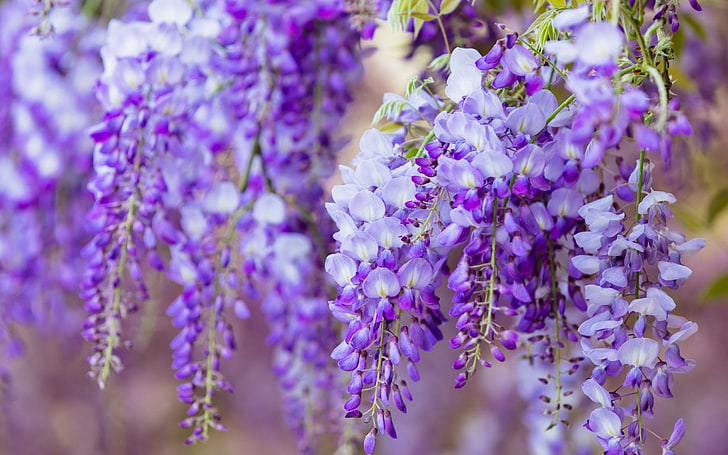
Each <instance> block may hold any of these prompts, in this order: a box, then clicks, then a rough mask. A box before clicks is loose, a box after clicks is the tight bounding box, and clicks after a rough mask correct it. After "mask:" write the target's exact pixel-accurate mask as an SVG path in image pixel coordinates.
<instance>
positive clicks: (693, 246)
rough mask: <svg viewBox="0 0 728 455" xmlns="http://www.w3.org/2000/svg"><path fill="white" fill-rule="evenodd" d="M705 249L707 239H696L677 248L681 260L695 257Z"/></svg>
mask: <svg viewBox="0 0 728 455" xmlns="http://www.w3.org/2000/svg"><path fill="white" fill-rule="evenodd" d="M703 248H705V239H701V238H696V239H692V240H688V241H687V242H685V243H683V244H681V245H678V246H676V247H675V250H677V252H678V253H680V257H681V258H686V257H689V256H692V255H694V254H695V253H697V252H698V251H700V250H702V249H703Z"/></svg>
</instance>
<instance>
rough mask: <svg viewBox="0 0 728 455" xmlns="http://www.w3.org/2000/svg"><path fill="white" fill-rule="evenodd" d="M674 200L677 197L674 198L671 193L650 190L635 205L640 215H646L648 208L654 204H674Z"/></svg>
mask: <svg viewBox="0 0 728 455" xmlns="http://www.w3.org/2000/svg"><path fill="white" fill-rule="evenodd" d="M675 201H677V199H675V196H673V195H672V194H671V193H666V192H664V191H650V193H649V194H648V195H647V196H645V197H644V199H642V202H640V205H639V206H638V207H637V212H638V213H639V214H640V215H647V212H649V210H650V208H652V207H653V206H655V205H656V204H661V203H668V204H674V203H675Z"/></svg>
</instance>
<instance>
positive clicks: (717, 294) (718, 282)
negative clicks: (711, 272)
mask: <svg viewBox="0 0 728 455" xmlns="http://www.w3.org/2000/svg"><path fill="white" fill-rule="evenodd" d="M724 297H728V274H726V273H724V274H722V275H718V277H717V278H715V279H714V280H713V281H712V282H711V283H710V284H709V285H708V287H706V288H705V290H704V291H703V295H702V296H701V298H702V300H704V301H705V300H711V299H717V298H724Z"/></svg>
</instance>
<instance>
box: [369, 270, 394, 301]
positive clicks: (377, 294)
mask: <svg viewBox="0 0 728 455" xmlns="http://www.w3.org/2000/svg"><path fill="white" fill-rule="evenodd" d="M362 290H363V291H364V295H366V296H367V297H370V298H384V297H394V296H395V295H397V294H399V290H400V285H399V280H398V279H397V275H395V274H394V272H392V271H391V270H389V269H387V268H384V267H379V268H376V269H374V270H372V271H371V272H369V275H367V277H366V278H365V279H364V282H363V283H362Z"/></svg>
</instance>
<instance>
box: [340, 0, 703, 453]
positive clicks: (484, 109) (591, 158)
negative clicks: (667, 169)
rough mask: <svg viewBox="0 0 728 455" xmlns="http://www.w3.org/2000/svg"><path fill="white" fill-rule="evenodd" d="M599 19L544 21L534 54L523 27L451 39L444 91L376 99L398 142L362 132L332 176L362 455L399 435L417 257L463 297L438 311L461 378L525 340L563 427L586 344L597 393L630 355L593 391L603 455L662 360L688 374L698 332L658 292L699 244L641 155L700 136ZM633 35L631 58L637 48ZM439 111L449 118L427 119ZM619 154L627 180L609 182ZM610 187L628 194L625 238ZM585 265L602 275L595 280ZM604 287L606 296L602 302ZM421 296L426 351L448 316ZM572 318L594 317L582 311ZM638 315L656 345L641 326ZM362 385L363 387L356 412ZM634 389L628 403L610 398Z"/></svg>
mask: <svg viewBox="0 0 728 455" xmlns="http://www.w3.org/2000/svg"><path fill="white" fill-rule="evenodd" d="M629 11H631V10H629ZM629 11H627V12H625V13H624V14H628V13H629ZM592 14H596V11H593V10H592V9H591V8H590V7H589V6H588V5H585V6H582V7H579V8H575V9H566V10H564V11H562V12H559V13H555V14H553V15H551V17H550V18H549V21H550V25H549V26H551V27H552V28H551V30H552V32H551V33H552V34H551V35H549V36H552V38H554V39H552V40H550V41H548V40H547V42H546V43H545V48H544V49H543V50H541V49H539V48H538V46H539V44H538V43H537V42H535V41H532V40H531V36H529V35H526V36H525V37H519V36H518V35H517V34H514V33H511V34H508V35H507V36H506V37H505V38H504V39H502V40H500V41H498V42H497V43H496V45H495V46H494V47H493V48H492V49H491V51H490V52H488V53H487V54H486V55H485V56H481V55H480V54H479V53H478V52H477V51H476V50H473V49H463V48H458V49H455V50H454V51H453V53H452V55H451V58H450V71H451V73H450V76H449V78H448V80H447V85H446V87H445V94H446V95H447V97H448V98H449V99H450V101H449V102H448V101H442V100H439V98H436V97H432V96H430V95H428V94H427V93H425V92H424V91H423V90H422V88H420V89H417V90H414V91H412V93H409V98H408V99H404V98H399V97H395V96H389V97H388V98H387V100H386V102H385V105H384V106H383V111H382V112H383V114H382V116H388V117H389V120H390V121H391V122H392V123H391V124H390V125H389V126H388V128H387V131H393V130H396V128H397V126H404V127H403V128H402V129H400V130H398V131H396V132H395V133H393V134H390V135H389V136H386V135H384V134H383V133H380V132H377V131H369V132H367V133H366V134H365V136H364V138H363V139H362V143H361V148H362V152H361V154H360V155H359V157H358V158H357V161H356V162H355V164H356V165H357V167H356V169H354V170H352V169H348V168H344V169H343V173H342V174H343V178H344V182H345V184H344V185H342V186H339V187H336V188H334V191H333V197H334V201H335V203H334V204H332V205H330V206H329V213H330V215H331V216H332V218H333V219H334V220H335V221H336V223H337V225H338V227H339V232H338V233H337V234H336V236H335V238H336V240H337V241H338V242H339V250H338V252H337V253H336V254H334V255H331V256H329V258H328V260H327V270H328V271H329V273H331V274H332V276H334V278H335V279H336V281H337V284H338V285H339V295H338V297H337V298H336V299H335V300H334V301H332V303H331V306H332V311H333V313H334V315H336V316H337V317H338V318H340V319H341V320H343V321H347V320H348V321H349V330H348V331H347V333H346V336H345V339H344V341H342V342H341V344H340V345H339V346H338V347H337V348H336V349H335V350H334V352H333V353H332V357H334V358H335V359H336V360H338V363H339V366H340V368H342V369H343V370H345V371H352V381H351V383H350V385H349V387H348V392H349V393H351V394H352V398H351V399H350V400H349V401H347V403H346V404H345V406H344V408H345V410H346V411H348V413H347V416H348V417H362V416H364V417H365V420H368V419H373V420H374V428H372V430H371V431H370V432H369V433H368V435H367V436H366V437H365V439H364V449H365V451H366V452H367V453H371V452H372V451H373V449H374V444H375V438H376V435H377V434H378V433H387V434H389V435H390V436H391V437H396V432H395V431H394V426H393V425H392V423H391V417H390V413H389V410H388V409H387V407H388V405H389V402H390V399H391V400H392V401H394V402H395V405H397V407H400V406H399V402H398V399H397V398H396V395H392V397H390V396H389V394H390V393H391V391H392V390H393V384H395V383H396V380H397V378H398V376H397V369H396V368H394V367H393V365H395V364H396V362H393V361H391V358H392V356H393V357H394V358H395V359H397V361H400V360H402V361H404V360H405V359H406V358H407V357H409V360H410V365H414V361H415V360H416V359H412V358H411V357H410V356H409V355H408V353H407V352H406V351H407V350H408V344H409V343H407V342H405V344H404V345H403V344H402V342H403V340H407V339H406V338H405V337H404V335H405V334H407V335H409V332H411V331H412V330H411V328H410V329H409V331H408V332H405V331H404V330H403V329H404V328H407V327H408V326H410V323H409V322H407V321H408V320H409V319H410V318H411V317H412V315H413V313H412V310H414V311H417V308H418V306H417V303H415V306H414V307H410V306H409V305H410V302H411V301H412V300H411V298H409V294H408V290H407V288H406V286H405V282H406V279H405V278H404V277H403V274H404V273H409V271H410V269H411V268H412V269H414V266H412V265H411V264H412V262H413V261H414V260H415V258H416V259H418V260H420V263H421V264H423V266H424V264H427V268H426V271H427V274H424V270H425V268H424V267H423V268H422V271H418V274H417V276H418V277H423V279H422V284H425V283H438V282H439V280H440V278H441V277H442V278H446V279H447V284H448V287H449V288H450V290H451V291H452V292H453V293H454V295H453V298H452V305H451V306H450V307H449V314H450V316H451V317H452V318H454V319H455V328H456V329H457V331H458V333H457V335H456V336H454V337H453V338H451V340H450V346H451V348H453V349H458V350H461V351H462V352H461V353H460V355H459V356H458V357H457V359H456V361H455V362H454V365H453V367H454V368H455V369H456V370H460V373H458V375H457V377H456V385H455V386H456V387H457V388H459V387H462V386H464V385H465V384H466V382H467V380H468V379H469V378H470V377H471V376H472V374H473V373H474V372H475V371H476V368H477V365H478V364H480V365H483V366H486V367H490V366H491V365H492V363H493V360H495V361H498V362H503V361H505V360H506V355H505V351H509V350H516V349H518V348H519V347H529V350H528V352H529V353H530V354H528V355H529V356H531V357H532V358H533V359H534V360H535V361H537V362H541V363H543V362H546V363H549V364H553V367H552V370H551V372H550V373H549V374H548V375H546V377H544V378H543V380H544V381H545V383H546V384H547V385H548V386H549V387H548V388H549V389H550V390H551V391H552V393H553V396H547V397H543V398H542V400H543V401H545V402H547V403H549V407H550V408H551V409H550V410H549V411H548V414H549V415H550V416H551V425H550V426H551V427H553V426H554V425H558V424H562V423H566V422H568V420H569V419H568V416H566V415H565V414H568V411H570V410H571V408H572V405H571V404H570V403H569V400H567V399H566V397H568V396H569V395H570V394H572V393H573V390H567V384H569V383H573V382H574V379H573V378H571V377H570V376H572V375H574V374H575V373H577V372H579V371H580V366H581V365H583V363H584V362H583V360H584V358H585V357H586V358H589V359H590V360H592V361H593V362H595V363H596V364H597V367H596V368H595V370H594V371H593V373H592V378H591V379H589V380H588V381H587V382H586V383H585V384H588V385H589V386H588V387H591V386H592V384H597V385H599V387H602V386H603V385H604V384H605V378H606V377H607V376H618V375H619V374H620V373H621V372H622V368H621V367H622V366H623V365H631V366H632V369H631V372H629V373H627V377H626V379H625V384H624V386H625V387H629V388H630V392H627V393H621V392H613V393H612V395H611V396H610V395H609V394H608V393H607V392H606V391H605V392H604V393H606V396H607V397H608V398H609V399H608V400H606V401H598V402H600V403H602V404H603V406H604V408H605V409H604V410H600V411H598V412H597V415H596V416H594V415H593V416H592V418H590V419H589V423H587V425H586V426H587V428H588V429H590V430H592V431H593V432H594V433H596V435H597V437H598V438H599V439H600V441H601V442H603V443H604V447H605V450H607V451H608V452H609V453H610V454H612V453H639V452H640V451H641V450H642V449H641V447H642V444H643V442H644V440H643V439H644V434H643V430H642V417H641V416H642V415H643V414H645V415H647V414H651V413H652V404H653V402H654V395H658V396H663V397H668V396H671V393H670V392H669V384H671V382H672V375H673V373H677V372H684V371H688V370H689V369H690V368H691V362H690V361H686V360H684V359H683V358H682V357H681V356H680V351H679V348H678V345H677V343H678V342H679V341H681V340H682V339H684V338H685V337H687V336H688V335H689V334H691V333H693V332H694V331H695V330H696V329H697V326H695V325H694V324H693V323H691V322H688V321H684V320H682V319H680V318H677V317H675V316H670V317H669V318H668V315H667V313H669V312H670V311H672V310H673V309H674V308H675V304H674V302H673V301H672V299H671V298H670V297H669V296H668V294H667V293H665V292H664V291H663V290H662V289H661V288H663V287H669V288H672V289H674V288H676V287H677V286H678V285H680V284H682V282H684V280H685V279H686V278H687V276H688V275H689V273H690V272H689V269H687V267H685V266H683V265H682V264H681V257H683V256H687V255H689V254H692V253H694V252H695V251H697V250H698V249H699V248H700V247H701V246H702V243H701V242H702V241H701V240H696V241H691V242H686V241H685V239H684V238H683V237H682V236H681V235H679V234H675V233H671V232H670V231H669V230H668V228H667V225H666V219H667V217H668V216H669V210H668V209H667V208H666V205H665V204H664V203H665V202H674V197H672V195H668V194H667V193H662V192H659V191H651V192H649V193H647V191H646V190H647V189H648V188H650V187H651V169H652V168H651V167H650V166H651V165H650V163H649V161H648V160H647V159H646V158H645V153H646V152H659V153H660V154H661V155H662V157H663V159H664V161H666V162H667V161H669V159H670V154H671V143H672V142H671V141H672V138H673V137H674V136H675V135H679V134H690V132H691V129H690V126H689V124H687V121H686V120H685V117H684V116H683V114H681V113H680V112H679V111H677V110H676V108H677V103H676V102H675V101H674V100H670V99H669V96H668V94H667V92H666V89H665V87H664V83H665V81H664V80H663V78H662V76H661V73H660V72H659V71H658V70H657V67H656V66H655V65H656V64H657V63H656V61H655V57H654V55H652V54H651V53H650V52H651V51H650V50H649V49H647V48H645V47H644V41H640V40H637V42H636V43H628V42H627V40H626V39H625V37H624V32H623V31H622V30H620V28H619V27H617V26H616V25H614V24H613V23H611V22H607V21H604V20H600V19H598V18H597V19H596V20H594V17H593V16H592ZM635 14H636V13H635ZM590 18H591V20H590ZM624 20H625V21H626V23H627V25H628V26H629V27H633V26H634V25H633V22H628V21H627V19H624ZM630 20H636V19H634V18H632V19H630ZM635 31H636V33H637V34H639V33H641V32H640V30H639V28H636V29H635ZM631 46H635V47H636V48H637V49H639V50H640V51H641V54H639V53H637V54H628V52H627V51H626V49H631ZM630 52H631V51H630ZM625 74H627V75H628V76H625ZM556 84H563V88H565V89H566V90H567V91H568V93H569V94H570V95H569V96H567V97H566V98H565V100H564V101H563V102H561V103H559V101H558V100H557V97H556V95H555V94H554V92H552V91H551V89H552V87H553V86H555V85H556ZM422 85H423V86H424V85H425V84H424V83H423V84H422ZM642 86H646V89H645V90H646V91H645V90H642V88H641V87H642ZM651 91H654V92H655V93H656V94H657V101H656V102H652V101H651V100H650V97H649V96H648V95H647V93H651ZM428 98H429V101H428ZM433 109H435V110H438V111H440V113H439V114H437V116H436V117H435V118H434V119H433V118H432V117H433V115H434V113H433V112H432V110H433ZM626 138H628V139H626ZM631 140H632V141H633V142H634V143H635V144H636V145H637V146H638V147H639V149H640V150H641V154H640V159H639V160H638V161H637V165H636V166H635V167H631V166H629V165H625V163H624V158H623V157H622V156H621V154H622V152H621V150H622V149H624V148H626V147H628V144H629V142H630V141H631ZM614 156H616V159H615V157H614ZM612 162H616V163H617V168H618V172H616V174H617V175H618V177H617V178H616V180H615V182H608V181H605V174H606V173H607V171H608V170H609V169H610V168H611V167H613V166H614V164H612ZM400 179H401V180H402V183H400V182H399V180H400ZM395 182H396V183H395ZM404 182H406V185H405V183H404ZM615 184H616V186H615ZM405 188H406V192H403V190H404V189H405ZM645 193H646V194H645ZM615 194H617V195H618V196H619V197H620V198H621V199H622V200H624V201H626V202H630V201H633V200H635V199H636V202H637V205H638V218H637V222H636V223H635V226H634V227H633V228H631V229H630V230H629V232H628V233H626V234H625V233H624V230H625V227H624V225H623V224H622V220H623V218H624V214H623V213H622V212H618V211H617V209H616V208H615V206H614V204H613V201H614V199H613V198H614V195H615ZM458 246H462V250H461V251H462V253H459V260H458V262H457V265H456V266H455V268H454V269H453V270H452V271H449V270H447V268H446V267H443V266H442V265H440V264H441V261H442V260H443V258H445V257H446V256H447V255H448V253H451V252H454V251H460V250H459V249H458V250H456V249H455V247H458ZM595 274H596V275H597V276H596V278H594V280H596V283H597V284H589V283H590V282H592V278H587V277H589V276H591V275H595ZM424 276H427V279H426V280H425V279H424ZM418 279H419V278H418ZM418 279H417V280H418ZM412 280H413V281H412V282H417V280H416V279H415V278H412ZM595 289H601V290H602V291H600V292H603V293H604V294H605V295H606V294H608V295H609V296H612V300H609V301H604V302H602V300H604V299H602V300H600V303H598V304H596V303H595V302H594V301H593V299H594V298H595V294H594V293H595V292H596V291H595ZM424 290H425V289H424V288H423V291H424ZM433 295H434V294H433ZM600 295H601V294H600ZM629 295H633V296H634V298H633V299H632V301H631V302H628V301H627V296H629ZM419 296H420V298H421V299H422V303H421V304H420V305H423V306H422V307H423V308H427V305H428V304H429V305H431V308H432V309H437V313H435V314H437V315H438V318H437V319H435V320H434V322H435V324H424V325H422V324H421V326H423V327H427V328H428V329H429V330H425V336H424V337H423V338H422V340H423V342H424V343H425V344H424V345H420V344H418V343H416V342H415V346H418V347H420V348H423V349H424V347H427V348H428V349H424V350H429V348H430V347H431V343H433V342H435V341H437V339H438V338H439V336H438V334H439V333H440V331H439V329H437V330H434V328H436V327H437V326H438V325H440V324H441V323H443V322H444V319H440V318H439V316H440V313H439V306H435V302H436V300H435V299H432V303H431V304H430V292H429V290H428V292H426V293H425V292H420V294H419ZM415 302H417V300H415ZM615 302H621V305H617V304H616V303H615ZM613 303H615V304H614V305H612V304H613ZM595 305H596V306H595ZM612 310H614V311H612ZM583 312H586V313H587V316H588V317H590V319H588V320H587V321H585V322H582V321H583V319H584V317H583V316H582V314H583ZM615 312H616V313H615ZM630 314H633V315H634V316H636V321H635V320H632V319H628V316H629V315H630ZM648 316H649V317H650V318H649V319H650V321H649V322H650V323H651V325H652V326H653V332H654V333H655V338H654V339H653V338H649V337H646V336H645V328H646V326H647V322H648ZM415 322H417V320H416V319H415ZM580 323H581V325H580ZM410 327H411V326H410ZM580 340H581V344H580V347H581V350H582V355H575V356H574V355H573V354H572V356H571V357H570V358H568V359H567V354H566V353H567V352H570V353H572V352H573V350H571V349H569V350H566V349H565V347H566V343H568V342H570V343H572V344H578V343H579V341H580ZM660 343H662V344H663V346H664V354H663V356H662V357H659V355H660V348H659V346H660ZM602 345H604V346H602ZM397 348H399V349H397ZM415 352H418V351H415ZM400 354H403V355H404V356H403V357H402V356H401V355H400ZM620 355H622V357H620ZM620 359H621V360H620ZM662 359H664V360H662ZM567 377H568V380H567ZM588 387H587V386H586V385H585V392H586V394H587V396H588V397H590V398H592V396H593V395H594V394H592V392H591V391H587V389H588ZM658 389H659V392H658V391H657V390H658ZM600 390H602V391H603V390H605V389H600ZM362 391H365V392H366V391H370V392H373V393H370V394H369V396H370V399H369V401H370V402H371V406H370V407H368V409H367V410H366V411H365V412H364V413H362V412H361V411H359V407H360V406H361V401H362ZM632 391H634V393H631V392H632ZM635 394H636V396H637V403H638V404H637V405H632V404H628V405H623V404H616V403H617V401H618V399H619V398H620V397H625V398H632V397H633V396H634V395H635ZM620 403H622V402H620ZM400 409H402V407H400ZM605 412H609V413H611V414H609V415H608V416H607V414H605ZM612 415H613V416H614V417H611V416H612ZM632 415H633V417H632V418H630V416H632ZM605 416H606V417H605ZM598 417H599V418H598ZM601 417H604V419H607V420H609V421H610V423H613V422H611V420H614V418H616V419H617V420H618V421H619V422H618V423H620V424H621V421H622V420H623V419H628V420H629V421H628V422H627V423H626V425H627V426H628V428H627V430H626V431H624V432H623V431H622V430H621V425H617V426H616V427H615V428H617V429H618V431H616V433H614V434H612V433H609V435H610V436H607V433H608V432H607V433H605V431H606V430H605V431H602V429H603V428H602V427H600V425H601V423H603V422H606V420H600V418H601ZM600 422H601V423H600ZM610 431H611V430H610ZM678 433H679V431H678ZM678 440H679V438H678V437H674V438H671V441H672V442H670V443H668V445H670V444H671V445H670V447H672V446H674V444H676V443H677V442H678ZM618 449H619V450H621V452H619V451H618ZM554 450H555V453H557V452H559V451H560V450H562V449H558V448H555V449H554Z"/></svg>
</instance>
